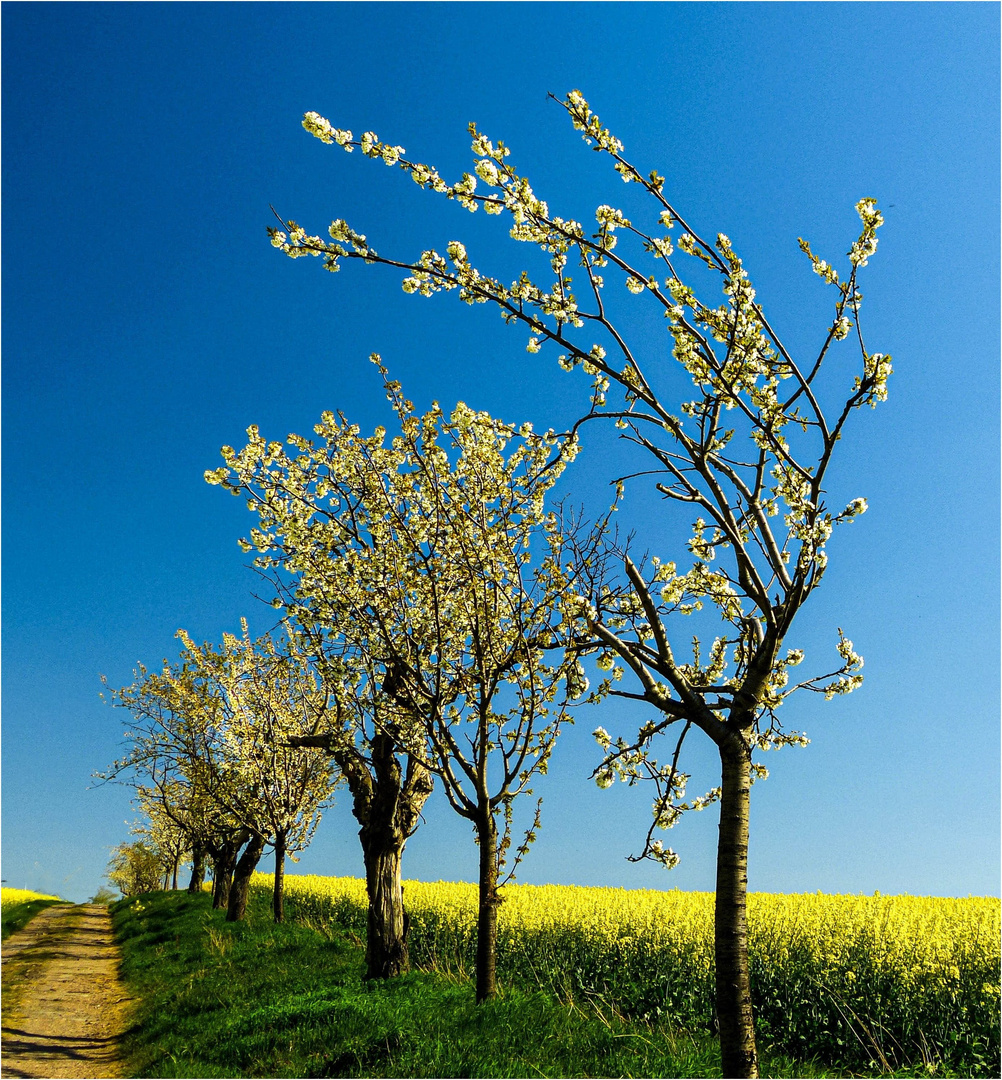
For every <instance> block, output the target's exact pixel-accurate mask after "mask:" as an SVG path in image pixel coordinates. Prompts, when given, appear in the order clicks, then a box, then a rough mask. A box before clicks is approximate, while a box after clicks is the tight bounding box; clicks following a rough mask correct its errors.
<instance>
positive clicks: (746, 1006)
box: [714, 735, 758, 1080]
mask: <svg viewBox="0 0 1002 1080" xmlns="http://www.w3.org/2000/svg"><path fill="white" fill-rule="evenodd" d="M720 764H721V790H720V836H719V842H718V845H717V893H716V908H715V912H714V950H715V955H716V970H717V1023H718V1025H719V1028H720V1058H721V1068H722V1070H723V1076H724V1077H727V1078H731V1080H734V1078H745V1077H757V1076H758V1055H757V1052H756V1049H755V1022H754V1016H753V1014H752V1002H751V985H750V982H749V978H748V928H747V920H746V897H747V892H748V808H749V794H750V787H751V775H750V772H751V770H750V764H751V753H750V748H749V747H748V745H747V743H746V742H745V740H744V739H743V738H741V737H740V736H738V735H735V736H733V737H732V738H730V739H728V740H726V741H725V742H723V743H721V744H720Z"/></svg>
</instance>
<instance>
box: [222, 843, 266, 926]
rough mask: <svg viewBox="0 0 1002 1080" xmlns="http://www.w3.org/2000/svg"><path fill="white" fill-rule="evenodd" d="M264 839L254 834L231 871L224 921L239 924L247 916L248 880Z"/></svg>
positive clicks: (255, 866)
mask: <svg viewBox="0 0 1002 1080" xmlns="http://www.w3.org/2000/svg"><path fill="white" fill-rule="evenodd" d="M264 845H265V838H264V837H263V836H261V835H260V833H254V834H253V835H252V836H251V838H250V840H248V841H247V847H245V848H244V853H243V855H241V856H240V858H239V860H238V861H237V865H236V869H235V870H234V871H233V884H232V885H231V886H230V901H229V903H228V904H227V906H226V921H227V922H240V921H241V920H242V919H243V918H244V916H245V915H246V914H247V894H248V891H249V890H250V879H251V875H252V874H253V873H254V870H255V869H256V868H257V864H258V862H259V861H260V859H261V854H262V852H263V851H264Z"/></svg>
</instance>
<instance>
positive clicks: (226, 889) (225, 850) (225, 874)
mask: <svg viewBox="0 0 1002 1080" xmlns="http://www.w3.org/2000/svg"><path fill="white" fill-rule="evenodd" d="M249 839H250V833H249V832H247V830H246V829H244V830H241V831H240V832H239V833H235V834H233V835H232V836H231V838H230V839H229V840H224V841H223V842H222V843H220V844H218V845H217V846H215V847H213V848H212V849H211V850H210V854H211V855H212V907H213V909H214V910H217V911H221V910H222V909H223V908H228V907H229V902H230V887H231V885H232V884H233V870H234V867H235V866H236V864H237V852H238V851H239V850H240V848H241V847H242V846H243V845H244V844H246V843H247V841H248V840H249Z"/></svg>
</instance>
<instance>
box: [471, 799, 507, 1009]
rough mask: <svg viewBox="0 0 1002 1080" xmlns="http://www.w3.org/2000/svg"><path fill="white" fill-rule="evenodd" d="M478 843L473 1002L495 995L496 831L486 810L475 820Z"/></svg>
mask: <svg viewBox="0 0 1002 1080" xmlns="http://www.w3.org/2000/svg"><path fill="white" fill-rule="evenodd" d="M476 826H477V843H478V844H479V846H480V908H479V912H478V914H477V1002H478V1004H479V1003H480V1002H481V1001H487V1000H488V998H492V997H495V996H496V995H497V992H498V988H497V939H498V904H499V903H500V902H501V901H500V899H499V897H498V842H497V841H498V833H497V825H496V824H495V822H494V814H493V813H492V812H491V811H490V809H488V810H487V811H485V812H482V813H481V815H480V817H479V818H478V819H477V822H476Z"/></svg>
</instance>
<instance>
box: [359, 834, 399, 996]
mask: <svg viewBox="0 0 1002 1080" xmlns="http://www.w3.org/2000/svg"><path fill="white" fill-rule="evenodd" d="M381 826H382V827H381ZM359 838H360V839H361V841H362V854H363V856H364V859H365V887H366V892H367V894H368V899H369V911H368V917H367V923H366V938H365V977H366V978H367V979H389V978H392V977H393V976H394V975H402V974H403V973H404V972H405V971H407V970H409V969H410V955H409V953H408V950H407V937H406V934H405V932H404V922H405V918H404V901H403V887H402V886H401V871H400V867H401V862H402V859H403V852H404V843H405V840H406V838H405V837H401V836H399V835H398V834H397V830H394V829H392V828H390V829H387V828H386V822H385V821H384V822H382V823H379V822H373V824H372V825H368V826H363V827H362V828H361V829H360V830H359Z"/></svg>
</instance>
